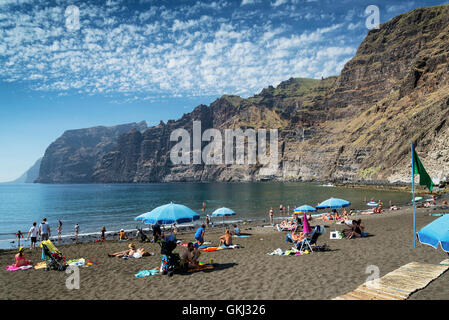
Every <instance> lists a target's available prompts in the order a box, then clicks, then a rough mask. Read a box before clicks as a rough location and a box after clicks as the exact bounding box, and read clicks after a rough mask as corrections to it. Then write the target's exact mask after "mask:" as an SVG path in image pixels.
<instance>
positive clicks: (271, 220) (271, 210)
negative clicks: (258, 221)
mask: <svg viewBox="0 0 449 320" xmlns="http://www.w3.org/2000/svg"><path fill="white" fill-rule="evenodd" d="M269 217H270V223H271V225H272V226H274V222H273V220H274V210H273V207H271V209H270V212H269Z"/></svg>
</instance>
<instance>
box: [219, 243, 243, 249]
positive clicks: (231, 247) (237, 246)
mask: <svg viewBox="0 0 449 320" xmlns="http://www.w3.org/2000/svg"><path fill="white" fill-rule="evenodd" d="M220 247H222V248H223V249H240V248H241V247H240V245H239V244H231V245H230V246H226V245H224V244H222V245H221V246H220Z"/></svg>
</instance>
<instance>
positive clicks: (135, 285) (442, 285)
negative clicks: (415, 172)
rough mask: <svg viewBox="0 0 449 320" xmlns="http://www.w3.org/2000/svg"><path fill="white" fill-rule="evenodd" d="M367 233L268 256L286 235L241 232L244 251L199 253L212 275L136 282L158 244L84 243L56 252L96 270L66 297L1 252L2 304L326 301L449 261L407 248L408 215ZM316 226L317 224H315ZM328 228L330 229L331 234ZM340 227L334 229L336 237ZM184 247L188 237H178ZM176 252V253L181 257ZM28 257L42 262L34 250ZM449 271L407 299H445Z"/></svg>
mask: <svg viewBox="0 0 449 320" xmlns="http://www.w3.org/2000/svg"><path fill="white" fill-rule="evenodd" d="M431 212H432V213H434V212H437V211H434V210H432V209H417V213H418V214H417V230H419V229H420V228H421V227H423V226H424V225H426V224H427V223H429V222H431V221H432V220H434V219H436V217H431V216H429V215H428V213H431ZM360 218H361V219H362V220H363V223H364V225H365V227H366V231H367V232H368V233H370V234H372V235H373V236H371V237H367V238H362V239H354V240H347V239H342V240H330V239H329V230H330V229H328V230H327V233H326V234H325V235H324V236H323V237H321V238H320V239H319V241H318V243H326V244H328V245H329V247H330V248H331V249H332V251H330V252H316V253H313V254H308V255H302V256H269V255H267V253H268V252H272V251H273V250H275V249H276V248H281V249H283V250H285V249H289V248H290V247H291V244H290V245H289V244H286V243H285V241H284V240H285V234H286V233H285V232H278V231H276V230H274V229H273V228H266V227H257V226H254V225H253V226H251V230H245V228H249V227H248V226H241V227H242V231H244V232H248V233H251V234H252V236H251V237H250V238H234V243H239V244H240V245H242V246H243V247H244V248H241V249H234V250H221V251H217V252H210V253H207V252H203V253H202V256H201V257H202V258H201V261H204V262H209V260H210V259H211V258H214V259H215V263H216V264H217V266H216V268H215V269H214V270H211V271H210V270H207V271H200V272H195V273H191V274H187V275H184V274H175V275H174V276H173V277H172V278H168V277H167V276H149V277H144V278H135V277H134V274H136V273H137V272H138V271H139V270H143V269H152V268H155V267H158V266H159V264H160V259H161V255H160V247H159V246H158V245H157V244H152V243H146V244H140V243H139V244H138V246H143V247H144V248H145V249H146V250H148V251H151V252H155V253H156V255H155V256H151V257H144V258H141V259H130V260H123V259H120V258H109V257H108V256H107V253H108V252H116V251H121V250H125V249H126V248H127V246H128V244H129V242H117V241H108V242H106V243H84V244H78V245H63V246H60V247H59V249H60V250H61V251H62V252H63V253H64V254H65V256H66V257H67V258H68V259H74V258H81V257H84V258H86V259H88V258H93V259H94V260H95V261H97V262H99V264H98V265H96V266H92V267H87V268H80V280H81V282H80V289H79V290H68V289H67V288H66V286H65V282H66V279H67V277H68V275H67V274H65V273H64V272H58V271H44V270H26V271H14V272H9V271H6V270H4V267H5V266H6V265H8V264H11V263H12V262H13V257H14V253H15V252H13V251H2V252H1V253H0V264H1V265H2V269H3V270H2V271H0V286H1V288H2V291H1V293H0V298H1V299H331V298H334V297H336V296H338V295H342V294H344V293H347V292H349V291H351V290H354V289H355V288H356V287H358V286H359V285H360V284H362V283H363V282H364V281H365V280H366V279H367V277H368V276H369V275H368V274H367V273H365V270H366V268H367V266H369V265H377V266H378V267H379V268H380V275H381V276H383V275H385V274H386V273H388V272H390V271H393V270H394V269H396V268H398V267H400V266H402V265H404V264H407V263H409V262H412V261H419V262H428V263H434V264H438V263H440V262H441V261H442V260H444V259H447V258H449V257H448V255H447V254H445V253H444V252H443V251H442V250H441V249H438V250H435V249H433V248H431V247H429V246H425V245H421V244H419V243H418V245H417V248H416V249H414V248H413V236H412V215H411V209H410V208H406V209H402V210H400V211H398V212H395V211H387V212H386V213H385V214H382V215H376V216H360ZM317 223H319V224H322V223H321V222H320V221H318V220H315V221H313V222H312V225H314V224H317ZM333 228H334V227H333V225H332V226H331V229H333ZM342 229H343V226H339V225H337V230H342ZM221 233H222V229H215V230H207V231H206V241H211V242H213V243H214V244H218V240H217V239H218V236H219V235H221ZM179 238H181V239H182V240H183V241H189V240H192V239H193V236H192V234H182V235H180V236H179ZM181 250H183V248H182V247H178V248H177V249H176V252H181ZM26 254H27V257H28V258H30V259H31V260H32V261H33V262H39V261H40V249H39V250H36V251H34V252H32V253H30V250H29V249H27V250H26ZM448 283H449V272H446V273H445V274H443V275H442V276H441V277H440V278H438V279H437V280H435V281H434V282H432V283H431V284H430V285H429V286H428V287H427V288H425V289H423V290H421V291H419V292H417V293H415V294H413V295H412V296H411V297H410V299H449V287H448V286H447V284H448Z"/></svg>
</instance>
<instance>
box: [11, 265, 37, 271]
mask: <svg viewBox="0 0 449 320" xmlns="http://www.w3.org/2000/svg"><path fill="white" fill-rule="evenodd" d="M28 269H33V266H32V265H27V266H21V267H16V266H15V265H13V264H12V265H10V266H6V270H7V271H17V270H28Z"/></svg>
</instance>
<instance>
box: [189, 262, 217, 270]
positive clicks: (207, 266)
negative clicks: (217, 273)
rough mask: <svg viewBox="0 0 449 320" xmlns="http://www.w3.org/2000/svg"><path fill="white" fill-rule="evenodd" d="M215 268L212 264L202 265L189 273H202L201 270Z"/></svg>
mask: <svg viewBox="0 0 449 320" xmlns="http://www.w3.org/2000/svg"><path fill="white" fill-rule="evenodd" d="M213 268H214V266H213V265H211V264H201V263H200V265H199V266H197V267H196V268H195V269H189V270H187V271H188V272H195V271H201V270H207V269H213Z"/></svg>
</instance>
